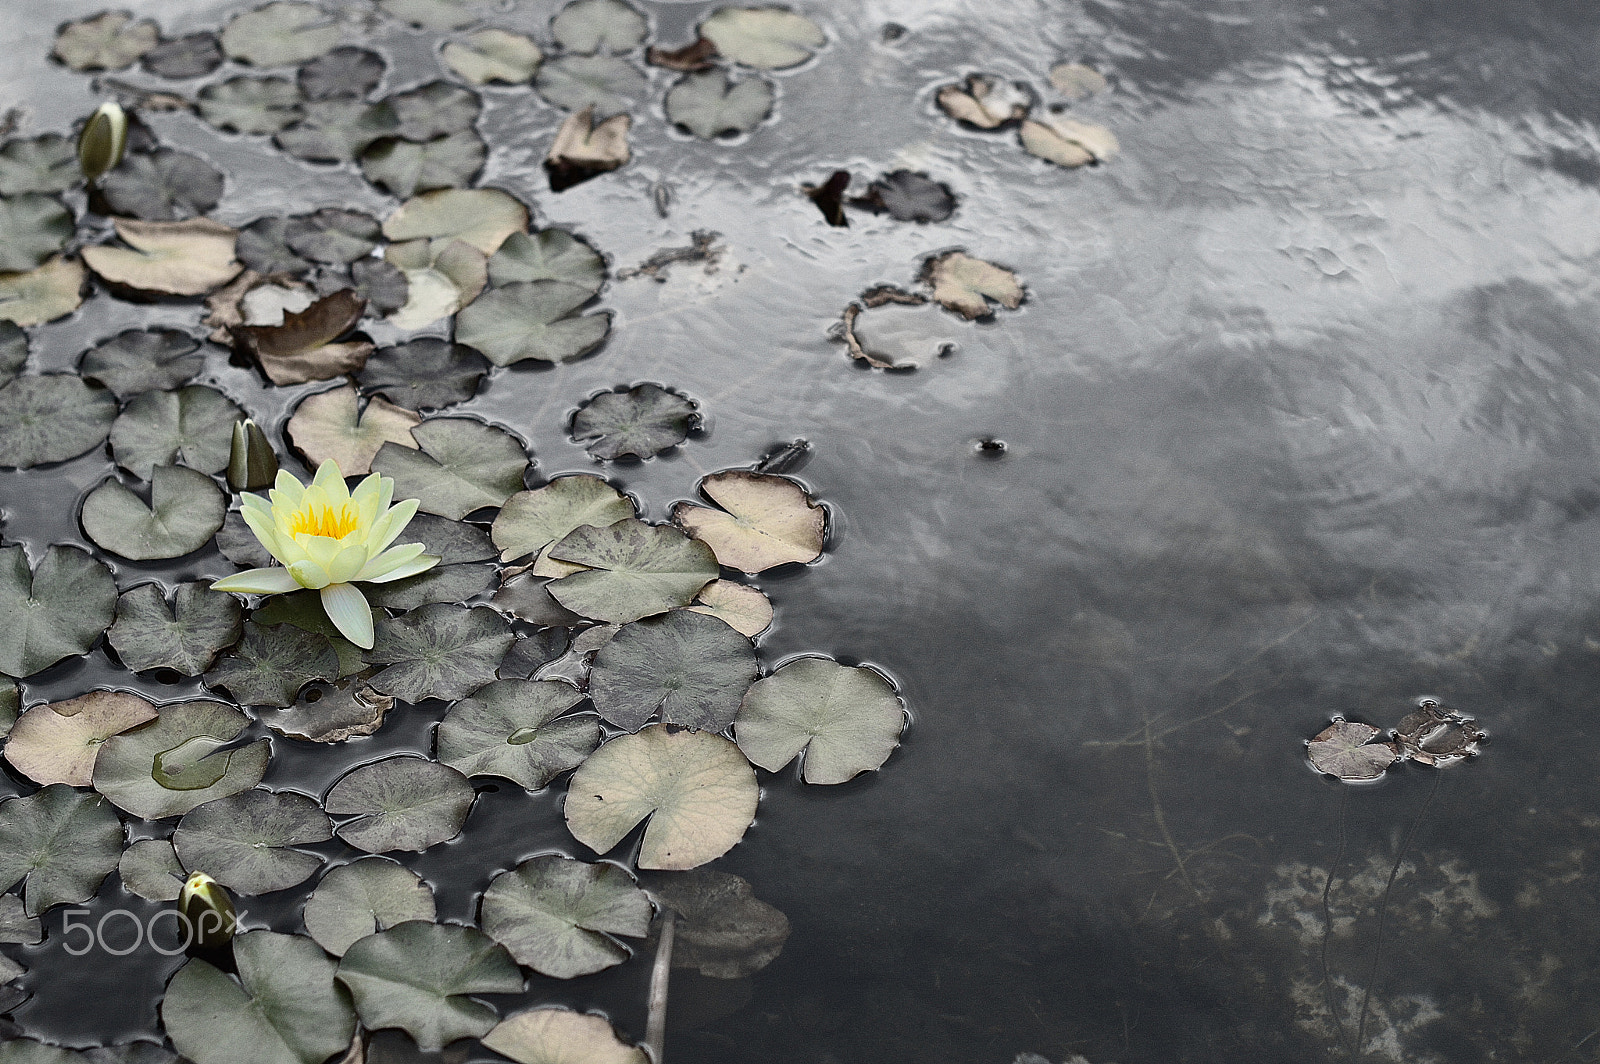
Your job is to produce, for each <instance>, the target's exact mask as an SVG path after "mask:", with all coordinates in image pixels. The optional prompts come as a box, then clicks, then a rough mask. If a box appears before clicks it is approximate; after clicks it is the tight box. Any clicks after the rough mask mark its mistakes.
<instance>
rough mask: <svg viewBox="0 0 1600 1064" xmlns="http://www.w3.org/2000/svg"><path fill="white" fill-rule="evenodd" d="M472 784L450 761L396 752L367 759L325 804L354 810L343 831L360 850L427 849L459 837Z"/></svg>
mask: <svg viewBox="0 0 1600 1064" xmlns="http://www.w3.org/2000/svg"><path fill="white" fill-rule="evenodd" d="M472 798H473V793H472V784H470V783H468V782H467V778H466V777H465V776H463V775H462V774H461V773H459V772H457V771H456V770H455V769H453V768H450V767H449V766H448V765H441V764H439V763H438V762H437V761H426V760H424V759H422V758H420V757H391V758H387V759H385V760H383V761H377V762H374V763H372V764H370V765H362V766H361V767H360V768H357V769H354V770H352V771H351V772H348V773H346V774H345V775H344V776H342V777H340V779H339V782H338V783H335V784H334V785H333V786H332V787H331V788H329V790H328V794H327V797H326V798H324V800H323V808H325V809H327V811H328V812H330V813H332V814H334V815H335V816H346V815H351V817H352V818H351V819H350V820H347V821H345V822H344V823H343V824H341V825H340V826H339V837H340V838H341V839H343V840H344V841H346V842H348V843H349V844H350V845H352V846H354V847H356V848H357V849H358V850H365V851H367V852H368V853H386V852H388V851H390V850H426V849H427V848H428V847H430V846H436V845H438V844H439V843H441V842H445V841H446V840H448V839H453V838H455V837H456V836H457V835H458V834H460V832H461V825H462V824H464V823H466V820H467V812H468V811H469V810H470V809H471V808H472Z"/></svg>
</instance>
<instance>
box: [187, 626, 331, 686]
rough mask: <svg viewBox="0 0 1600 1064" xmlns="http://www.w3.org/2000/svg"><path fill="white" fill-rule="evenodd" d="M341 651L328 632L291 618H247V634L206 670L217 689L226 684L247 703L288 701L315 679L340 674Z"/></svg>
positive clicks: (208, 677)
mask: <svg viewBox="0 0 1600 1064" xmlns="http://www.w3.org/2000/svg"><path fill="white" fill-rule="evenodd" d="M339 672H340V670H339V656H338V655H337V654H335V653H334V652H333V645H332V644H331V643H330V642H329V641H328V637H327V636H325V635H320V634H318V633H316V632H307V631H304V630H302V629H300V628H296V627H295V626H294V625H292V624H279V625H276V626H273V627H270V628H269V627H264V626H262V625H259V624H257V623H255V622H254V621H246V622H244V638H242V639H240V640H239V645H238V646H236V647H234V648H233V650H232V652H230V653H229V654H228V655H227V656H225V657H223V658H222V659H221V660H220V661H218V662H217V663H216V665H214V666H213V667H212V669H211V671H210V672H208V673H206V677H205V683H206V686H207V687H210V688H212V689H216V688H219V687H221V688H224V689H226V690H227V691H228V693H229V694H231V695H233V697H234V699H235V700H237V701H238V702H240V703H241V704H243V705H247V706H279V707H283V706H288V705H291V704H293V702H294V698H295V695H296V694H298V693H299V691H300V688H302V687H304V686H305V685H306V684H308V683H310V682H311V681H313V680H333V679H336V678H338V676H339Z"/></svg>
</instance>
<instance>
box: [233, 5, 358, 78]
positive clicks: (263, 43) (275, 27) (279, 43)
mask: <svg viewBox="0 0 1600 1064" xmlns="http://www.w3.org/2000/svg"><path fill="white" fill-rule="evenodd" d="M338 43H339V25H338V23H336V22H332V21H330V20H329V18H328V16H327V14H326V13H325V12H324V11H323V10H322V9H321V8H320V7H318V6H317V5H316V4H302V3H291V2H287V0H280V2H279V3H275V4H268V5H267V6H265V7H260V8H257V9H256V10H254V11H248V12H246V13H244V14H242V15H236V16H234V19H233V21H232V22H229V23H228V25H227V26H226V27H225V28H224V29H223V31H222V50H223V51H224V52H227V53H228V57H229V58H230V59H237V60H239V61H240V62H241V63H250V64H251V65H253V66H261V67H271V66H288V65H289V64H291V63H304V62H305V61H306V60H308V59H315V58H317V57H318V56H320V55H325V54H327V52H328V51H330V50H331V49H332V48H333V46H334V45H336V44H338Z"/></svg>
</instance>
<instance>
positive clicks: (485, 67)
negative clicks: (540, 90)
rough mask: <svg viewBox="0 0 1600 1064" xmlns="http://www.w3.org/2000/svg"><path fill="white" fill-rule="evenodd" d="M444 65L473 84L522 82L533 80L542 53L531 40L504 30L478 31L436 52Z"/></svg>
mask: <svg viewBox="0 0 1600 1064" xmlns="http://www.w3.org/2000/svg"><path fill="white" fill-rule="evenodd" d="M439 58H440V59H442V60H444V64H445V65H446V66H448V67H449V68H450V69H451V70H453V71H455V72H456V73H457V74H459V75H460V76H461V77H462V78H465V79H466V80H467V81H470V82H472V84H474V85H487V84H488V83H489V82H491V81H499V82H504V83H505V84H507V85H522V84H526V83H527V82H529V81H532V80H533V72H534V71H535V70H537V69H539V64H540V62H542V61H543V59H544V53H543V52H542V51H540V50H539V46H538V45H537V44H535V43H533V41H532V39H530V38H528V37H524V36H523V35H522V34H520V33H508V32H507V31H505V30H493V29H491V30H479V31H478V32H477V33H473V34H469V35H468V36H467V39H466V40H465V42H462V41H451V42H449V43H448V44H446V45H445V46H444V48H443V50H442V51H441V52H440V53H439Z"/></svg>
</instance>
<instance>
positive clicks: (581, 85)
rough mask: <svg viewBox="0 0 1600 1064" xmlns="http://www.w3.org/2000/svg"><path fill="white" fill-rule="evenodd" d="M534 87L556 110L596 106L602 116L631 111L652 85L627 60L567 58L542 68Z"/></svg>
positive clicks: (602, 57) (591, 56) (599, 56)
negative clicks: (631, 107)
mask: <svg viewBox="0 0 1600 1064" xmlns="http://www.w3.org/2000/svg"><path fill="white" fill-rule="evenodd" d="M533 87H534V88H535V89H537V90H538V92H539V95H540V96H543V97H544V98H545V100H546V101H547V102H549V103H551V104H553V105H555V106H556V107H560V108H563V109H564V110H568V111H582V110H583V109H584V108H587V107H592V108H594V113H595V115H596V116H602V115H614V114H617V113H618V112H621V111H626V110H628V108H629V107H630V106H632V104H633V102H634V101H635V100H637V99H639V98H640V97H642V96H643V95H644V94H645V92H646V90H647V89H648V88H649V82H647V81H646V80H645V76H644V75H643V74H641V73H639V71H638V70H637V69H636V68H635V67H634V66H633V64H631V63H629V62H628V61H627V60H626V59H618V58H616V57H615V56H609V55H564V56H562V57H561V58H559V59H552V60H550V61H549V62H548V63H545V64H544V65H543V66H541V67H540V68H539V73H538V76H536V77H535V78H534V79H533Z"/></svg>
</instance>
